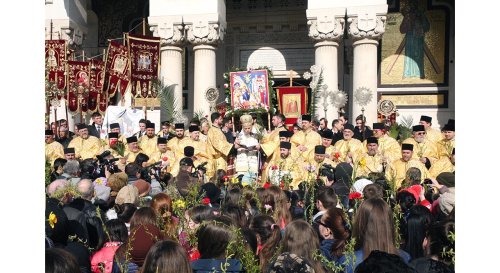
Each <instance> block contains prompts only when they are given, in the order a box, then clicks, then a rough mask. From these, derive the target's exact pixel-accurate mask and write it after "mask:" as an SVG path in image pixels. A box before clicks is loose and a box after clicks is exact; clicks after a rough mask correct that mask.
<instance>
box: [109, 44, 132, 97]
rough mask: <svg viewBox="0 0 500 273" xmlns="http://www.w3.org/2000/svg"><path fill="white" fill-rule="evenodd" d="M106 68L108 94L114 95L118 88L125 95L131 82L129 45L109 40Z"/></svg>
mask: <svg viewBox="0 0 500 273" xmlns="http://www.w3.org/2000/svg"><path fill="white" fill-rule="evenodd" d="M105 69H106V78H107V81H106V82H107V83H108V86H107V87H106V89H105V90H106V91H107V92H108V96H109V97H112V96H114V95H115V93H116V91H117V90H118V91H119V92H120V94H121V95H122V96H123V95H124V94H125V91H126V90H127V87H128V85H129V82H130V74H129V54H128V48H127V46H124V45H122V44H120V43H117V42H114V41H111V42H109V46H108V51H107V57H106V67H105Z"/></svg>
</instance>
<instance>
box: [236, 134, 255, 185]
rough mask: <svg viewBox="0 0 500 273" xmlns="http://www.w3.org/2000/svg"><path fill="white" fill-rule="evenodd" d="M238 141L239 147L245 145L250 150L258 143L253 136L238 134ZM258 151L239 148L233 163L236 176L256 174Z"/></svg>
mask: <svg viewBox="0 0 500 273" xmlns="http://www.w3.org/2000/svg"><path fill="white" fill-rule="evenodd" d="M237 137H238V138H239V140H240V144H241V145H245V146H246V147H248V148H251V147H253V146H255V145H257V144H259V141H258V140H257V138H256V137H255V135H253V134H249V135H245V134H244V133H243V132H240V133H239V134H238V136H237ZM258 152H259V151H258V150H251V151H248V150H247V149H245V148H239V149H238V154H237V156H236V161H235V171H236V173H237V174H238V175H240V174H245V173H248V172H251V173H258V171H259V160H258Z"/></svg>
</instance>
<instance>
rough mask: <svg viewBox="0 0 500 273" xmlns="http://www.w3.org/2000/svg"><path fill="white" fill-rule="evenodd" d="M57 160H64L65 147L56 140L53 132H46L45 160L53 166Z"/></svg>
mask: <svg viewBox="0 0 500 273" xmlns="http://www.w3.org/2000/svg"><path fill="white" fill-rule="evenodd" d="M57 158H64V147H63V146H62V145H61V143H59V142H57V141H55V140H54V132H53V131H52V130H45V159H46V160H48V161H49V163H50V165H53V164H54V160H56V159H57Z"/></svg>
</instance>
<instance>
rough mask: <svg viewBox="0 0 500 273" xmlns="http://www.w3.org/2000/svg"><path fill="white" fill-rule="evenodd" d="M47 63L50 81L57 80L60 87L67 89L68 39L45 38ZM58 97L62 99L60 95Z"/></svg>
mask: <svg viewBox="0 0 500 273" xmlns="http://www.w3.org/2000/svg"><path fill="white" fill-rule="evenodd" d="M45 64H46V68H45V69H47V70H48V71H49V81H51V82H57V88H58V89H65V87H66V77H65V75H64V72H65V68H66V41H65V40H45ZM58 99H61V98H60V97H59V98H58Z"/></svg>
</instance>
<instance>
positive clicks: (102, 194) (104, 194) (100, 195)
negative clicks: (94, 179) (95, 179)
mask: <svg viewBox="0 0 500 273" xmlns="http://www.w3.org/2000/svg"><path fill="white" fill-rule="evenodd" d="M94 191H95V197H96V199H99V200H102V201H108V199H109V196H110V194H111V188H110V187H107V186H105V185H101V184H97V185H95V186H94Z"/></svg>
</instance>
